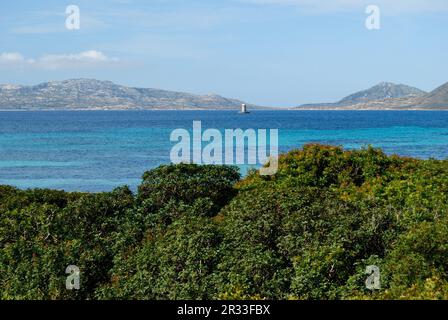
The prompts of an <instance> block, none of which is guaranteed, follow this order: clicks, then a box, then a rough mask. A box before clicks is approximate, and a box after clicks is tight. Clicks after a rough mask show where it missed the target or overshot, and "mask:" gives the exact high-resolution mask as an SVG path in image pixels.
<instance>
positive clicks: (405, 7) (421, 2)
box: [239, 0, 448, 14]
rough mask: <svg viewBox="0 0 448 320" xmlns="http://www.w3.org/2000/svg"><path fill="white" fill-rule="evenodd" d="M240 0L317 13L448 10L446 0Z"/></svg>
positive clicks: (397, 12) (391, 12)
mask: <svg viewBox="0 0 448 320" xmlns="http://www.w3.org/2000/svg"><path fill="white" fill-rule="evenodd" d="M239 2H244V3H250V4H256V5H290V6H296V7H298V8H300V9H302V10H303V11H304V12H315V13H332V12H343V11H354V10H359V9H362V8H365V7H366V6H367V5H371V4H374V5H377V6H379V7H380V8H382V9H383V11H384V12H385V13H390V14H401V13H409V12H412V13H421V12H447V11H448V1H446V0H239Z"/></svg>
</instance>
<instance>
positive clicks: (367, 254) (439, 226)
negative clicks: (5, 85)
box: [0, 145, 448, 299]
mask: <svg viewBox="0 0 448 320" xmlns="http://www.w3.org/2000/svg"><path fill="white" fill-rule="evenodd" d="M447 235H448V161H438V160H432V159H431V160H417V159H410V158H402V157H398V156H388V155H385V154H384V153H383V152H382V151H381V150H378V149H374V148H370V147H369V148H365V149H361V150H352V151H344V150H343V149H342V148H339V147H331V146H321V145H307V146H305V147H304V148H303V149H302V150H295V151H292V152H290V153H288V154H285V155H282V156H281V157H280V160H279V171H278V173H277V174H276V175H274V176H268V177H266V176H260V175H259V174H258V173H257V172H256V171H252V172H250V173H249V174H248V176H246V177H245V178H244V179H243V180H241V181H240V175H239V173H238V170H237V169H236V168H235V167H228V166H198V165H188V164H180V165H169V166H161V167H159V168H157V169H154V170H150V171H148V172H146V173H145V174H144V176H143V181H142V184H141V185H140V187H139V189H138V193H137V195H135V196H134V195H133V194H132V192H131V191H130V190H129V189H128V188H127V187H122V188H118V189H116V190H114V191H112V192H107V193H98V194H87V193H66V192H63V191H52V190H41V189H36V190H18V189H16V188H13V187H8V186H0V298H2V299H448V284H447V283H448V274H447V270H448V258H447V257H448V238H447V237H448V236H447ZM68 265H76V266H78V267H79V268H80V270H81V289H80V290H74V291H69V290H66V289H65V279H66V277H67V275H66V274H65V268H66V267H67V266H68ZM370 265H375V266H378V267H379V268H380V272H381V289H379V290H374V291H371V290H369V289H367V288H366V285H365V281H366V279H367V277H368V275H367V274H366V267H367V266H370Z"/></svg>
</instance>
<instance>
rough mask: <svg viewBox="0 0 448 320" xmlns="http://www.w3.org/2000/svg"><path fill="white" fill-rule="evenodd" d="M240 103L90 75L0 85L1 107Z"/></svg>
mask: <svg viewBox="0 0 448 320" xmlns="http://www.w3.org/2000/svg"><path fill="white" fill-rule="evenodd" d="M242 103H243V102H241V101H239V100H235V99H228V98H224V97H221V96H219V95H214V94H210V95H194V94H190V93H184V92H174V91H166V90H159V89H144V88H131V87H126V86H120V85H117V84H115V83H113V82H110V81H98V80H91V79H74V80H66V81H53V82H46V83H42V84H39V85H36V86H18V85H0V109H1V110H55V109H56V110H95V109H98V110H101V109H107V110H109V109H110V110H127V109H206V108H209V109H234V108H239V107H240V105H241V104H242Z"/></svg>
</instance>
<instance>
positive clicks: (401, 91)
mask: <svg viewBox="0 0 448 320" xmlns="http://www.w3.org/2000/svg"><path fill="white" fill-rule="evenodd" d="M425 93H426V92H424V91H422V90H420V89H417V88H414V87H410V86H406V85H404V84H394V83H390V82H382V83H380V84H378V85H376V86H374V87H372V88H370V89H367V90H363V91H360V92H357V93H354V94H352V95H350V96H348V97H345V98H343V99H342V100H341V101H339V102H338V103H337V104H338V105H341V106H349V105H355V104H359V103H365V102H370V101H378V100H386V99H397V98H409V97H419V96H420V97H421V96H423V95H425Z"/></svg>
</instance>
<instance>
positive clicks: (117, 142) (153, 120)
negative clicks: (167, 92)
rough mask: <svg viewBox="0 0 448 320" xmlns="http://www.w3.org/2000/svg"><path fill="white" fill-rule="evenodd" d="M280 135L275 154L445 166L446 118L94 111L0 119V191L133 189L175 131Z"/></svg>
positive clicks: (164, 154) (165, 157)
mask: <svg viewBox="0 0 448 320" xmlns="http://www.w3.org/2000/svg"><path fill="white" fill-rule="evenodd" d="M194 120H201V121H202V128H203V130H205V129H208V128H217V129H220V130H223V129H236V128H241V129H248V128H252V129H278V130H279V144H280V151H281V152H286V151H288V150H291V149H295V148H299V147H301V146H302V145H303V144H305V143H311V142H319V143H324V144H332V145H342V146H344V147H346V148H359V147H362V146H366V145H369V144H370V145H373V146H375V147H381V148H383V149H384V150H385V152H387V153H389V154H399V155H403V156H412V157H418V158H424V159H426V158H431V157H432V158H438V159H446V158H448V112H443V111H442V112H419V111H399V112H393V111H381V112H375V111H359V112H356V111H253V112H252V113H250V114H249V115H239V114H238V113H237V112H234V111H116V112H115V111H91V112H0V184H10V185H14V186H18V187H20V188H33V187H40V188H55V189H65V190H69V191H73V190H80V191H108V190H112V189H113V188H114V187H116V186H119V185H123V184H127V185H130V186H131V187H132V188H133V189H135V188H136V186H137V185H138V184H139V182H140V177H141V176H142V174H143V172H144V171H146V170H148V169H151V168H154V167H156V166H158V165H160V164H164V163H169V154H170V150H171V148H172V147H173V145H174V143H172V142H170V134H171V131H172V130H173V129H177V128H184V129H187V130H191V128H192V124H193V121H194ZM246 169H247V167H242V171H243V173H244V171H245V170H246Z"/></svg>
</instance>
